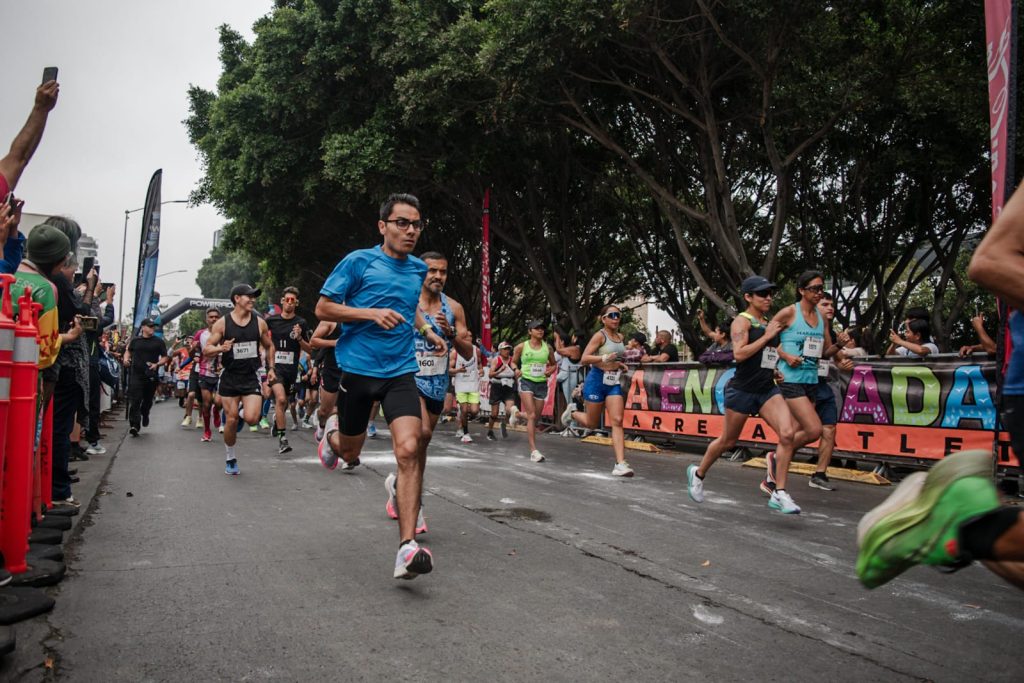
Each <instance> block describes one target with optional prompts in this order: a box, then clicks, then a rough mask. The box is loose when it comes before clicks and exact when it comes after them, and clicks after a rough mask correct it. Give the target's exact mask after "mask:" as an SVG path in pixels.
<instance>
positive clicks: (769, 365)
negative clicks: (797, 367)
mask: <svg viewBox="0 0 1024 683" xmlns="http://www.w3.org/2000/svg"><path fill="white" fill-rule="evenodd" d="M778 364H779V351H778V349H776V348H775V347H774V346H766V347H764V348H763V349H761V367H762V368H764V369H765V370H774V369H775V366H776V365H778Z"/></svg>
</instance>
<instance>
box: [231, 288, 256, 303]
mask: <svg viewBox="0 0 1024 683" xmlns="http://www.w3.org/2000/svg"><path fill="white" fill-rule="evenodd" d="M262 293H263V290H260V289H256V288H254V287H253V286H252V285H247V284H241V285H235V286H234V288H233V289H232V290H231V299H232V300H234V298H235V297H236V296H241V295H242V294H244V295H246V296H251V297H257V296H259V295H260V294H262Z"/></svg>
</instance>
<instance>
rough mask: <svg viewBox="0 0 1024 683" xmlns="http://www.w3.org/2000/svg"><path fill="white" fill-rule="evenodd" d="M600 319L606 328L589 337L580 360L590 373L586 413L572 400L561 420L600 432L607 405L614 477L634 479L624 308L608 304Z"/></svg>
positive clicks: (586, 388)
mask: <svg viewBox="0 0 1024 683" xmlns="http://www.w3.org/2000/svg"><path fill="white" fill-rule="evenodd" d="M598 317H599V319H600V322H601V324H602V325H603V327H602V329H600V330H598V331H597V332H596V333H595V334H594V336H593V337H591V338H590V341H589V342H588V343H587V346H586V348H585V349H583V356H582V357H581V358H580V364H581V365H589V366H590V372H589V373H587V379H586V380H585V381H584V384H583V400H584V401H585V402H586V407H587V410H586V412H578V411H575V410H573V409H574V408H575V407H576V406H575V405H574V404H573V402H572V401H571V400H570V401H569V405H568V406H567V407H566V409H565V412H563V413H562V417H561V421H562V424H564V425H566V427H568V426H569V423H570V422H572V421H573V420H576V423H577V424H579V425H580V426H581V427H584V428H586V429H597V427H598V426H599V425H600V423H601V415H602V414H603V413H604V411H605V407H606V406H607V408H608V417H609V420H610V424H609V426H610V427H611V432H612V451H613V452H614V454H615V466H614V467H613V468H612V474H613V475H615V476H616V477H632V476H633V468H632V467H630V466H629V463H628V462H626V435H625V433H624V432H623V431H622V416H623V414H624V412H625V407H626V403H625V398H624V397H623V395H622V371H623V370H625V369H626V364H625V363H624V362H623V359H624V358H625V357H626V345H625V343H623V339H622V335H621V334H619V324H620V323H621V322H622V309H620V308H619V307H618V306H615V305H611V304H609V305H607V306H605V307H604V308H602V309H601V314H600V316H598Z"/></svg>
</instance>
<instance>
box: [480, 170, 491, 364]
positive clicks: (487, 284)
mask: <svg viewBox="0 0 1024 683" xmlns="http://www.w3.org/2000/svg"><path fill="white" fill-rule="evenodd" d="M483 228H484V234H483V246H482V247H481V249H480V341H481V342H482V343H483V345H484V348H485V349H487V351H488V352H489V351H490V350H491V190H490V188H488V189H486V190H484V218H483Z"/></svg>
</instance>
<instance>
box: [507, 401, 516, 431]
mask: <svg viewBox="0 0 1024 683" xmlns="http://www.w3.org/2000/svg"><path fill="white" fill-rule="evenodd" d="M518 421H519V408H517V407H515V406H512V410H510V411H508V426H509V427H515V426H516V422H518Z"/></svg>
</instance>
